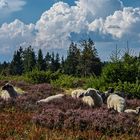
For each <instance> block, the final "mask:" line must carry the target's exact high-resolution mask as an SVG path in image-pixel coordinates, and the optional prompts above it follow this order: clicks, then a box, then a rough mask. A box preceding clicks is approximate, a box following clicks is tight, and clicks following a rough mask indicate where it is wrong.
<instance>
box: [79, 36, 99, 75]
mask: <svg viewBox="0 0 140 140" xmlns="http://www.w3.org/2000/svg"><path fill="white" fill-rule="evenodd" d="M81 47H82V48H83V51H82V55H81V71H82V75H84V76H89V75H99V74H100V73H101V62H100V59H99V58H98V55H97V50H96V48H95V44H94V42H93V41H92V40H91V39H90V38H89V39H88V40H83V41H82V42H81Z"/></svg>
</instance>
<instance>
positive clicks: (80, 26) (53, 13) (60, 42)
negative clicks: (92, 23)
mask: <svg viewBox="0 0 140 140" xmlns="http://www.w3.org/2000/svg"><path fill="white" fill-rule="evenodd" d="M87 25H88V23H87V21H86V13H85V12H82V9H81V8H80V7H77V6H72V7H70V6H69V5H68V4H66V3H63V2H58V3H56V4H54V5H53V7H51V9H50V10H48V11H46V12H44V13H43V14H42V16H41V18H40V19H39V21H38V22H37V24H36V30H38V33H37V36H36V42H35V43H36V44H35V45H37V46H38V45H39V44H41V46H42V47H56V48H57V47H64V46H68V44H69V42H70V40H69V38H70V34H71V33H72V32H75V33H80V32H82V31H84V30H86V29H88V26H87Z"/></svg>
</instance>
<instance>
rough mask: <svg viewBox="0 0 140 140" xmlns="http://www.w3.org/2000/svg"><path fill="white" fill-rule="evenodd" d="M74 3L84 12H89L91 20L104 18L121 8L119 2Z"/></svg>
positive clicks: (106, 0) (81, 1) (111, 0)
mask: <svg viewBox="0 0 140 140" xmlns="http://www.w3.org/2000/svg"><path fill="white" fill-rule="evenodd" d="M76 3H77V5H78V6H79V7H81V8H82V9H83V10H85V11H86V12H90V13H91V14H92V16H93V18H100V17H106V16H109V15H111V14H113V13H114V12H115V11H116V10H120V9H122V8H123V3H122V2H121V1H120V0H79V1H77V2H76Z"/></svg>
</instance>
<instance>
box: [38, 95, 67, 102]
mask: <svg viewBox="0 0 140 140" xmlns="http://www.w3.org/2000/svg"><path fill="white" fill-rule="evenodd" d="M64 96H65V95H64V94H57V95H52V96H49V97H47V98H45V99H41V100H39V101H37V103H49V102H51V101H54V100H57V99H62V97H64Z"/></svg>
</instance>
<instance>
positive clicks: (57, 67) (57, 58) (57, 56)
mask: <svg viewBox="0 0 140 140" xmlns="http://www.w3.org/2000/svg"><path fill="white" fill-rule="evenodd" d="M58 69H60V57H59V54H58V53H57V54H56V57H55V71H57V70H58Z"/></svg>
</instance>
